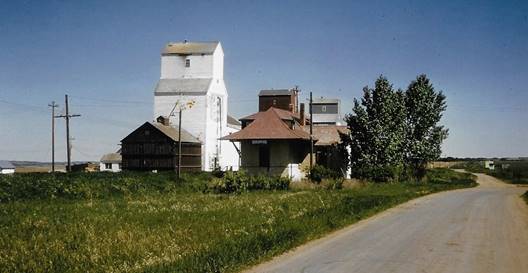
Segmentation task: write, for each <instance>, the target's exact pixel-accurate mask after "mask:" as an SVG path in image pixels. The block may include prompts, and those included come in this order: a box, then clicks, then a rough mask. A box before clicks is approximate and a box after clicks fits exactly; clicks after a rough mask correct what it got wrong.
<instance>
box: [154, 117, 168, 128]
mask: <svg viewBox="0 0 528 273" xmlns="http://www.w3.org/2000/svg"><path fill="white" fill-rule="evenodd" d="M156 121H157V122H158V123H160V124H162V125H165V126H169V125H170V122H169V118H168V117H164V116H159V117H158V118H157V119H156Z"/></svg>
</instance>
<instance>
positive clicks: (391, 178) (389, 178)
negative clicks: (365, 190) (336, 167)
mask: <svg viewBox="0 0 528 273" xmlns="http://www.w3.org/2000/svg"><path fill="white" fill-rule="evenodd" d="M352 176H353V177H355V178H360V179H367V180H372V181H374V182H397V181H405V180H408V179H409V178H410V176H411V175H409V170H408V169H406V168H404V167H403V166H383V167H377V166H365V167H362V168H352Z"/></svg>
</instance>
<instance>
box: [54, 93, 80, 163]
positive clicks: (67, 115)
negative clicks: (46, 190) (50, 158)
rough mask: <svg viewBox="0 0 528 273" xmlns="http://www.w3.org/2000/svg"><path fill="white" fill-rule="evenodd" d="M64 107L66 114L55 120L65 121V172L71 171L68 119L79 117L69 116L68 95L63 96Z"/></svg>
mask: <svg viewBox="0 0 528 273" xmlns="http://www.w3.org/2000/svg"><path fill="white" fill-rule="evenodd" d="M64 105H65V110H66V113H65V114H64V115H59V116H55V117H56V118H64V119H65V120H66V157H67V158H68V165H67V167H66V171H67V172H70V171H71V145H70V118H74V117H80V116H81V115H77V114H75V115H70V111H69V109H68V95H64Z"/></svg>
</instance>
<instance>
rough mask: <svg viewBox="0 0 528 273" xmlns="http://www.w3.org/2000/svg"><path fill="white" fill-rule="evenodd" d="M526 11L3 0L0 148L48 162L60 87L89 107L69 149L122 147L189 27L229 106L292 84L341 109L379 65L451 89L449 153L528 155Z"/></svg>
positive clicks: (253, 104)
mask: <svg viewBox="0 0 528 273" xmlns="http://www.w3.org/2000/svg"><path fill="white" fill-rule="evenodd" d="M352 2H354V3H352ZM527 16H528V2H527V1H363V2H360V1H342V2H339V1H333V2H332V1H276V2H272V1H258V2H257V1H138V2H133V1H123V2H118V1H23V0H21V1H3V0H2V1H1V3H0V159H10V160H41V161H45V160H49V157H50V150H51V149H50V144H49V143H50V118H49V116H50V113H49V110H48V108H47V107H46V105H47V104H48V103H49V102H51V101H52V100H55V101H57V102H58V103H59V104H60V106H61V108H60V109H62V108H63V106H64V101H63V100H64V98H63V96H64V94H65V93H68V94H69V95H71V110H72V112H75V113H80V114H82V115H83V116H82V117H80V118H76V119H75V120H73V121H72V130H71V131H72V137H74V138H75V140H74V141H73V159H74V160H98V159H99V158H100V156H101V155H102V154H104V153H107V152H112V151H113V150H115V149H117V148H118V146H117V144H118V143H119V141H120V140H121V139H122V138H123V137H124V136H126V135H127V134H128V133H129V132H131V130H132V129H134V128H135V127H137V126H138V125H140V124H141V123H143V122H144V121H147V120H151V119H152V101H153V89H154V87H155V85H156V82H157V80H158V79H159V73H160V71H159V69H160V50H161V48H162V47H163V45H164V44H165V43H166V42H169V41H180V40H183V39H188V40H200V41H204V40H205V41H208V40H219V41H221V42H222V44H223V47H224V51H225V80H226V84H227V88H228V92H229V96H230V99H229V112H230V113H231V114H232V115H234V116H235V117H241V116H243V115H246V114H250V113H252V112H255V111H256V110H257V92H258V90H260V89H264V88H284V87H292V86H294V85H299V86H300V88H301V89H302V90H303V92H302V95H303V96H306V95H307V94H308V91H313V92H314V95H315V96H320V95H321V96H327V97H338V98H340V99H341V100H342V102H343V114H345V113H347V112H349V111H350V109H351V105H352V99H353V98H354V97H359V96H360V95H361V89H362V87H363V86H365V85H372V84H373V82H374V80H375V79H376V77H378V76H379V75H380V74H383V75H385V76H387V77H388V78H389V80H390V81H391V82H392V83H393V84H394V86H395V87H401V88H405V87H406V86H407V85H408V84H409V82H410V81H411V80H412V79H414V78H415V77H416V75H418V74H421V73H426V74H427V75H428V76H429V77H430V78H431V80H432V82H433V83H434V85H435V87H436V88H437V89H439V90H443V91H444V93H445V94H446V95H447V97H448V110H447V112H446V113H445V116H444V120H443V123H444V124H445V125H446V126H447V127H448V128H449V129H450V137H449V138H448V140H447V141H446V142H445V144H444V155H445V156H472V157H476V156H527V155H528V108H527V107H528V106H527V105H528V90H527V87H526V83H525V82H526V79H528V66H527V64H528V18H527ZM57 122H58V124H57V158H58V160H63V159H64V158H65V156H64V154H65V152H64V148H65V145H64V144H63V143H64V139H65V137H64V122H63V121H62V120H57Z"/></svg>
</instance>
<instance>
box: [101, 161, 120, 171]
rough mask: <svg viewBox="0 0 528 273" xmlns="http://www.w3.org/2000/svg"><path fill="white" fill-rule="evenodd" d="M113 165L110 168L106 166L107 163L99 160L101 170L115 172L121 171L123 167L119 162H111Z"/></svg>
mask: <svg viewBox="0 0 528 273" xmlns="http://www.w3.org/2000/svg"><path fill="white" fill-rule="evenodd" d="M110 164H111V167H110V169H107V168H106V163H103V162H99V171H101V172H113V173H117V172H120V171H121V168H120V167H119V163H110Z"/></svg>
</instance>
